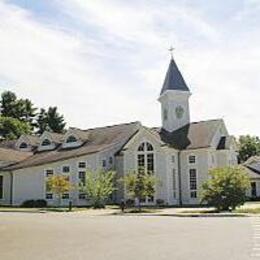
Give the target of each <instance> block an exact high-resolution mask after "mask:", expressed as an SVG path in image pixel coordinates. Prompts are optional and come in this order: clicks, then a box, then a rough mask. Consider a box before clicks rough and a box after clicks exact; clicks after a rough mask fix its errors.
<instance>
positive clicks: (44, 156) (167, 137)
mask: <svg viewBox="0 0 260 260" xmlns="http://www.w3.org/2000/svg"><path fill="white" fill-rule="evenodd" d="M190 96H191V92H190V89H189V88H188V86H187V84H186V83H185V81H184V79H183V77H182V75H181V73H180V71H179V69H178V67H177V65H176V63H175V61H174V59H173V58H172V59H171V61H170V64H169V68H168V71H167V74H166V77H165V81H164V83H163V86H162V89H161V92H160V96H159V99H158V100H159V102H160V103H161V119H162V125H161V127H154V128H149V127H145V126H143V125H142V124H141V123H140V122H132V123H126V124H119V125H112V126H105V127H100V128H93V129H86V130H81V129H77V128H69V129H68V130H67V132H66V133H65V134H56V133H51V132H44V133H43V134H42V135H41V136H35V135H23V136H21V137H20V138H19V139H18V140H14V141H2V142H1V143H0V167H1V168H0V204H6V205H21V204H22V203H23V202H24V201H26V200H31V199H45V200H46V201H47V202H48V205H57V203H58V198H57V197H56V196H55V194H52V193H51V191H50V190H48V187H47V186H46V180H47V179H48V178H49V177H50V176H53V175H56V174H59V175H65V176H67V177H68V178H69V180H70V182H71V183H72V184H78V183H80V182H81V181H83V182H84V180H85V178H86V170H93V171H95V170H98V169H104V170H110V169H113V170H115V171H116V173H117V177H118V178H121V177H122V176H124V175H125V174H128V173H129V172H131V171H133V170H135V171H137V170H138V169H139V168H140V167H142V168H144V169H146V170H148V171H151V172H153V174H154V175H155V176H156V177H157V178H158V179H159V180H160V182H159V184H158V185H157V186H156V192H155V194H154V197H150V198H146V199H145V200H143V201H142V203H143V204H148V205H149V204H151V205H153V204H156V202H158V200H161V201H163V202H164V203H165V205H176V206H177V205H178V206H181V205H196V204H199V203H200V199H199V190H200V187H201V185H202V183H203V182H204V181H205V180H207V178H208V176H209V175H208V173H209V170H210V169H211V168H215V167H223V166H228V165H236V164H237V153H236V147H235V142H234V139H233V137H232V136H230V135H229V133H228V131H227V129H226V126H225V123H224V121H223V120H222V119H213V120H208V121H200V122H190V111H189V98H190ZM122 199H127V195H126V192H125V191H124V190H118V191H117V192H116V194H114V196H113V200H114V202H119V201H121V200H122ZM69 201H72V203H73V205H86V204H88V203H89V200H88V198H87V197H86V195H85V194H84V193H82V192H80V190H73V191H71V192H70V193H64V194H63V196H62V203H63V204H64V205H66V204H68V203H69Z"/></svg>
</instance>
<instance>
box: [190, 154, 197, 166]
mask: <svg viewBox="0 0 260 260" xmlns="http://www.w3.org/2000/svg"><path fill="white" fill-rule="evenodd" d="M190 156H194V157H195V163H191V162H190ZM197 161H198V156H197V155H195V154H188V156H187V163H188V165H197Z"/></svg>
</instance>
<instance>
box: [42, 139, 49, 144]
mask: <svg viewBox="0 0 260 260" xmlns="http://www.w3.org/2000/svg"><path fill="white" fill-rule="evenodd" d="M48 145H51V141H50V140H49V139H44V140H43V141H42V146H48Z"/></svg>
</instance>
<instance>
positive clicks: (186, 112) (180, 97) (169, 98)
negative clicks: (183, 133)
mask: <svg viewBox="0 0 260 260" xmlns="http://www.w3.org/2000/svg"><path fill="white" fill-rule="evenodd" d="M170 50H171V51H172V48H171V49H170ZM190 95H191V93H190V90H189V88H188V87H187V85H186V83H185V81H184V79H183V77H182V75H181V73H180V71H179V69H178V67H177V65H176V63H175V61H174V59H173V56H171V61H170V65H169V68H168V71H167V74H166V77H165V80H164V83H163V86H162V90H161V94H160V97H159V99H158V100H159V101H160V103H161V116H162V127H163V129H165V130H166V131H168V132H172V131H175V130H177V129H179V128H181V127H183V126H185V125H187V124H189V123H190V109H189V97H190Z"/></svg>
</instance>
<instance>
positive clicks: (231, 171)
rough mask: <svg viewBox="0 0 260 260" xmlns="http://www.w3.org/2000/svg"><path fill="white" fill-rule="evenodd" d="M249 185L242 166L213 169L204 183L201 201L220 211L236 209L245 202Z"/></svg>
mask: <svg viewBox="0 0 260 260" xmlns="http://www.w3.org/2000/svg"><path fill="white" fill-rule="evenodd" d="M249 185H250V182H249V177H248V176H247V174H246V172H245V171H244V169H243V168H242V167H225V168H218V169H212V170H211V171H210V179H209V180H207V181H206V182H205V183H203V185H202V191H201V201H202V202H206V203H207V204H208V205H209V206H213V207H215V208H216V209H217V210H219V211H222V210H230V209H235V208H236V207H237V206H240V205H243V204H244V202H245V200H246V190H247V189H248V188H249Z"/></svg>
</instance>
